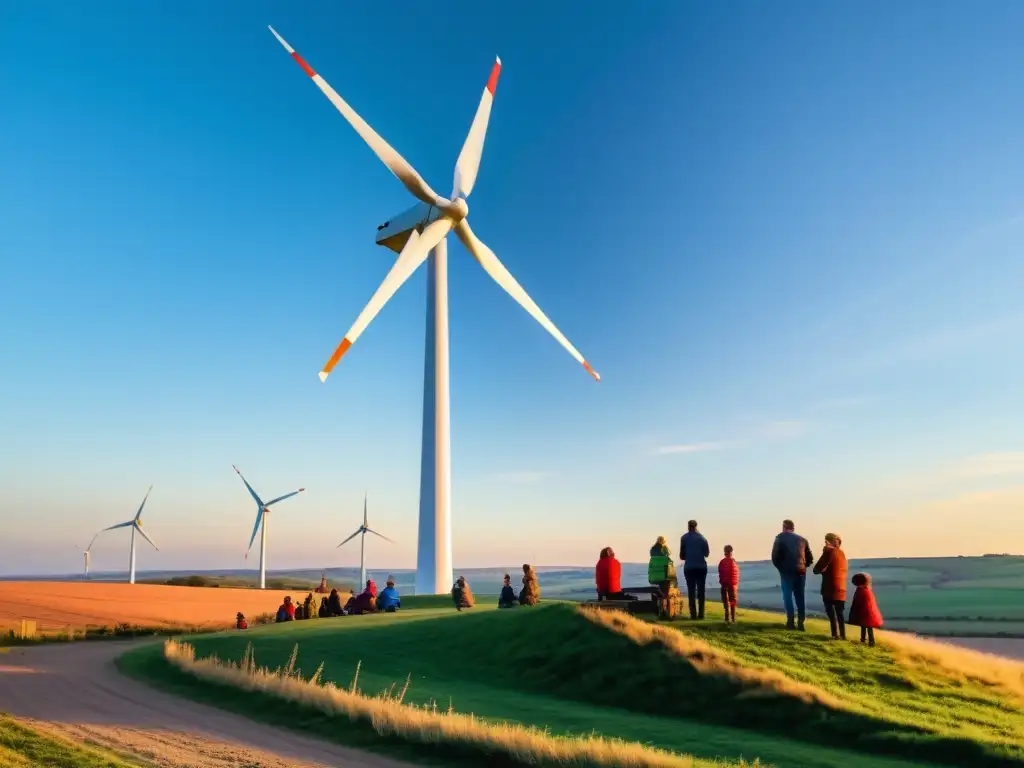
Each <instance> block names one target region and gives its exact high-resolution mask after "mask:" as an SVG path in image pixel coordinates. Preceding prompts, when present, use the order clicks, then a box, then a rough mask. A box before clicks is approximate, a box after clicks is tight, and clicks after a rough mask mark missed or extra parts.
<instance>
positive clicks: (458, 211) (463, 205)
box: [446, 197, 469, 224]
mask: <svg viewBox="0 0 1024 768" xmlns="http://www.w3.org/2000/svg"><path fill="white" fill-rule="evenodd" d="M446 213H447V214H448V216H449V217H451V219H452V221H454V222H455V223H456V224H458V223H459V222H460V221H462V220H463V219H464V218H466V216H468V215H469V204H468V203H467V202H466V199H465V198H463V197H457V198H455V199H454V200H452V201H451V203H450V204H449V205H448V207H447V209H446Z"/></svg>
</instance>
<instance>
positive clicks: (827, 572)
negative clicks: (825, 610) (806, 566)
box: [814, 546, 849, 601]
mask: <svg viewBox="0 0 1024 768" xmlns="http://www.w3.org/2000/svg"><path fill="white" fill-rule="evenodd" d="M848 569H849V566H848V565H847V563H846V553H845V552H843V550H842V549H841V548H840V547H832V546H826V547H825V548H824V549H823V550H822V551H821V557H819V558H818V562H816V563H815V564H814V572H815V573H818V574H821V596H822V597H823V598H824V599H825V600H844V601H845V600H846V575H847V572H848Z"/></svg>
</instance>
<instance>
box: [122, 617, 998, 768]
mask: <svg viewBox="0 0 1024 768" xmlns="http://www.w3.org/2000/svg"><path fill="white" fill-rule="evenodd" d="M421 600H423V601H424V602H425V603H428V604H429V603H430V602H431V599H429V598H421ZM412 604H413V603H412V601H410V602H409V603H408V604H407V605H409V607H411V606H412ZM443 604H444V605H446V606H447V605H448V604H447V603H446V602H445V603H443ZM752 616H753V614H751V615H750V616H748V617H747V618H748V621H749V619H750V618H751V617H752ZM772 621H773V622H774V623H775V624H777V623H778V622H777V620H776V619H774V618H773V619H772ZM715 629H716V628H715V627H713V626H706V627H702V628H701V630H700V631H701V634H706V635H710V637H708V639H709V640H728V639H729V638H732V639H738V638H739V637H740V636H741V635H742V634H744V630H743V628H742V627H740V628H738V631H737V632H734V633H732V634H731V635H724V634H723V636H722V637H721V638H715V637H713V636H714V635H716V634H717V633H716V632H715ZM723 629H724V627H723ZM745 631H746V632H749V633H750V637H751V638H753V636H754V635H756V634H760V635H761V636H762V640H764V641H770V644H775V643H776V642H779V643H781V644H782V648H783V650H784V653H783V654H782V655H783V656H784V657H785V656H786V655H787V654H789V655H792V654H794V653H797V654H800V653H803V652H805V651H808V650H810V651H811V653H812V654H815V655H820V653H821V652H823V651H824V650H825V644H824V642H823V641H822V638H821V637H820V636H816V635H815V634H814V633H812V635H811V636H809V637H808V636H802V638H801V639H802V640H804V641H805V647H804V648H800V647H798V646H790V645H789V641H790V640H796V639H797V638H796V636H795V635H791V634H786V633H784V632H783V631H781V630H779V629H777V628H776V627H774V626H768V625H765V626H761V627H759V628H758V632H751V631H750V629H747V630H745ZM249 641H251V642H252V643H253V644H254V646H255V649H256V657H257V661H258V662H259V663H260V664H265V665H269V666H271V667H273V666H277V665H282V664H285V663H286V662H287V659H288V657H289V655H290V654H291V652H292V649H293V647H294V645H295V644H296V643H298V645H299V666H300V667H303V668H305V669H306V670H307V674H308V673H309V672H311V671H312V670H313V669H314V668H315V667H316V666H317V665H318V664H319V663H320V662H321V661H322V662H324V671H323V675H324V678H325V679H326V680H331V681H333V682H336V683H338V684H340V685H346V686H347V685H348V684H349V683H350V681H351V679H352V675H353V672H354V671H355V667H356V664H357V662H361V663H362V669H361V671H360V675H359V685H360V688H362V689H363V690H364V691H367V692H370V693H373V692H376V691H379V690H383V689H385V688H388V687H390V686H391V685H392V684H394V683H396V682H397V683H399V685H401V683H402V681H404V679H405V677H406V675H407V674H409V675H411V679H412V685H411V688H410V690H409V693H408V694H407V696H406V699H407V700H408V701H411V702H412V703H424V702H427V701H429V700H435V701H437V702H439V704H441V705H442V706H447V705H448V703H449V701H450V702H451V703H452V705H453V706H454V707H455V709H456V710H458V711H461V712H473V713H475V714H476V715H477V716H480V717H482V718H485V719H488V720H509V721H514V722H519V723H523V724H526V725H537V726H540V727H546V728H548V729H550V731H551V732H553V733H556V734H589V733H591V732H597V733H599V734H601V735H603V736H608V737H618V738H622V739H626V740H630V741H641V742H644V743H648V744H652V745H654V746H658V747H662V748H666V749H671V750H674V751H678V752H682V753H688V754H692V755H694V756H696V757H704V758H715V757H721V758H726V759H729V760H738V759H739V758H745V759H747V760H753V759H755V758H759V759H760V760H761V761H762V762H764V763H768V764H774V765H780V766H811V767H812V768H813V767H814V766H840V765H850V764H856V765H863V766H868V767H869V768H874V767H877V768H881V767H882V766H895V765H904V764H906V763H904V762H901V761H900V760H899V759H889V758H886V757H880V756H878V757H876V756H869V755H867V754H864V753H863V752H862V751H861V749H863V748H865V747H867V748H873V749H875V750H890V751H893V752H895V753H896V754H897V755H903V754H908V753H912V752H914V750H916V749H917V748H918V747H919V746H920V744H918V743H917V742H916V740H915V737H912V736H910V734H911V733H913V730H912V729H906V728H905V729H903V730H904V731H905V734H904V739H911V740H912V741H915V743H914V744H912V745H908V744H907V743H905V741H900V740H893V739H892V738H886V737H884V733H885V732H886V731H892V730H894V729H895V730H897V731H898V730H899V727H898V725H894V723H893V722H892V721H891V720H888V719H885V718H882V717H880V716H878V715H875V714H872V713H867V714H862V715H843V714H838V715H834V714H833V715H828V714H823V713H822V712H820V711H817V710H813V709H810V708H808V707H807V706H806V705H803V704H801V703H799V702H793V701H779V700H777V699H776V700H769V701H766V700H763V699H762V700H757V699H751V700H750V701H743V700H737V699H736V697H735V695H734V693H735V692H734V691H733V690H732V689H731V688H730V686H729V685H727V684H722V682H721V681H715V680H710V679H706V678H702V677H701V676H700V675H699V674H696V673H694V671H693V669H692V668H691V667H690V666H689V665H687V664H685V663H681V662H680V660H679V659H678V658H673V657H671V656H670V655H669V654H667V653H665V652H664V651H662V650H659V649H657V648H640V647H638V646H636V645H635V644H634V643H632V642H631V641H629V640H628V639H626V638H623V637H620V636H617V635H615V634H613V633H611V632H610V631H608V630H606V629H604V628H601V627H596V626H594V625H592V624H591V623H590V622H588V621H587V620H586V619H584V618H582V617H580V616H578V615H576V614H575V612H574V611H573V610H572V609H571V607H569V606H566V605H547V606H543V607H541V608H539V609H519V610H514V611H493V610H488V609H486V608H484V609H483V610H481V609H480V608H477V609H474V611H471V612H464V613H462V614H457V613H455V612H454V611H452V610H451V609H450V608H447V607H446V608H443V609H439V608H426V609H423V610H411V611H410V610H406V611H405V612H402V613H398V614H390V615H382V616H367V617H345V618H341V619H335V620H331V621H322V622H310V623H298V624H289V625H286V626H273V627H264V628H259V629H256V630H252V631H249V632H247V633H231V634H222V635H216V636H206V637H200V638H195V639H194V645H195V646H196V649H197V652H198V654H199V655H201V656H202V655H209V654H212V653H215V654H217V655H218V656H219V657H221V658H227V659H235V660H238V659H240V658H241V656H242V654H243V652H244V649H245V646H246V644H247V643H248V642H249ZM741 645H742V644H741ZM829 649H830V651H832V652H839V649H836V648H834V647H832V646H829ZM843 650H844V651H845V650H848V651H849V652H850V653H851V654H853V658H855V659H857V660H858V661H857V663H862V662H864V661H865V660H866V659H869V658H870V657H868V656H867V654H868V650H867V649H862V648H860V647H855V646H850V647H849V648H848V649H843ZM874 650H879V649H874ZM744 652H746V651H744ZM873 652H874V651H872V653H873ZM879 654H884V652H882V651H879ZM879 654H875V655H876V656H877V655H879ZM120 663H121V666H122V669H123V670H124V671H126V672H128V673H129V674H133V675H135V676H137V677H141V678H143V679H146V680H148V681H150V682H154V683H156V684H158V685H161V686H162V687H165V688H167V689H170V690H172V691H174V692H177V693H179V694H184V695H188V696H192V697H196V698H199V699H200V700H203V701H205V702H207V703H212V704H215V705H218V706H223V707H226V708H229V709H233V710H235V711H239V712H241V713H243V714H246V715H248V716H251V717H255V718H257V719H262V720H265V721H269V722H274V723H277V724H281V725H289V726H291V727H300V728H306V729H309V730H312V731H315V732H318V733H322V734H323V733H328V734H331V735H332V736H333V737H335V738H338V739H340V740H342V741H344V742H345V743H349V744H353V745H355V746H361V747H363V748H368V749H385V750H387V751H390V752H393V753H397V754H401V752H402V747H401V745H396V744H394V743H391V744H381V743H380V742H379V739H377V738H376V737H375V736H374V735H372V734H367V733H366V732H365V731H363V732H360V733H353V729H352V728H351V727H346V726H347V725H348V724H347V723H344V722H341V723H338V722H336V721H331V719H330V718H328V717H327V716H325V715H323V714H318V713H314V712H312V711H307V712H305V713H304V714H303V715H302V716H296V712H295V708H294V705H285V704H283V703H277V702H273V701H268V700H266V697H261V696H253V695H246V696H240V695H239V694H238V692H237V691H235V690H232V689H228V688H223V687H220V686H216V685H212V684H209V683H200V682H198V681H197V680H195V679H194V678H192V677H191V676H189V675H186V674H184V673H181V672H179V671H177V670H174V669H173V668H171V667H170V666H169V665H167V664H166V662H164V661H163V659H162V657H161V656H160V655H159V649H157V648H145V649H140V650H138V651H134V652H132V653H131V654H128V655H126V656H125V657H123V658H122V660H121V662H120ZM886 674H888V675H890V676H892V671H891V670H889V671H888V672H887V673H886ZM885 679H886V680H888V678H885ZM780 713H782V717H780ZM751 726H754V727H753V728H752V727H751ZM844 728H845V729H846V730H845V731H844V730H843V729H844ZM858 728H859V730H858ZM339 729H340V730H339ZM865 732H873V733H875V734H876V741H875V742H874V743H871V742H870V740H864V739H863V738H862V737H863V736H864V733H865ZM787 736H788V737H797V738H798V739H799V740H791V739H790V738H787ZM840 736H841V738H840ZM815 741H817V742H819V743H814V742H815ZM836 741H839V742H842V743H845V744H846V745H847V746H848V747H850V748H853V749H857V750H858V751H857V753H856V754H855V753H852V752H850V751H845V750H842V749H835V748H831V745H830V746H825V745H822V744H821V743H820V742H826V743H828V742H836ZM934 743H935V741H934V740H932V741H929V740H928V737H927V736H925V739H924V742H923V744H924V748H927V747H928V746H929V744H934ZM967 745H968V747H969V751H970V756H971V757H972V758H973V757H975V756H976V755H977V754H979V750H978V749H977V747H976V746H974V743H973V742H967ZM945 746H946V747H950V746H951V745H949V744H947V745H945ZM952 746H958V747H962V745H961V744H960V743H959V742H953V744H952ZM911 747H913V748H911ZM984 753H985V750H981V752H980V754H982V758H983V762H984V759H986V757H987V758H992V757H993V755H994V754H995V753H996V750H990V752H989V754H987V756H986V754H984ZM952 762H958V760H957V759H953V760H952ZM983 762H975V764H978V765H981V764H983ZM989 764H996V763H995V762H993V761H992V760H991V759H990V760H989Z"/></svg>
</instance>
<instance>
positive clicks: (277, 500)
mask: <svg viewBox="0 0 1024 768" xmlns="http://www.w3.org/2000/svg"><path fill="white" fill-rule="evenodd" d="M304 490H306V489H305V488H299V490H297V491H292V492H291V493H286V494H285V495H284V496H278V497H277V498H276V499H271V500H270V501H268V502H267V503H266V504H265V506H268V507H269V506H270V505H271V504H277V502H279V501H284V500H285V499H290V498H291V497H292V496H295V495H296V494H299V493H302V492H303V491H304Z"/></svg>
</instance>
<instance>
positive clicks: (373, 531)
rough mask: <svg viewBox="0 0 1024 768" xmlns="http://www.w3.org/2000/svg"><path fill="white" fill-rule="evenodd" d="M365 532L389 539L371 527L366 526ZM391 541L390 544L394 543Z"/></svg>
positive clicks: (385, 539)
mask: <svg viewBox="0 0 1024 768" xmlns="http://www.w3.org/2000/svg"><path fill="white" fill-rule="evenodd" d="M366 532H367V533H372V534H373V535H374V536H380V537H381V538H382V539H384V541H391V539H389V538H388V537H387V536H385V535H384V534H383V533H377V532H376V531H375V530H373V529H371V528H367V529H366ZM391 543H392V544H394V543H395V542H393V541H391Z"/></svg>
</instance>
